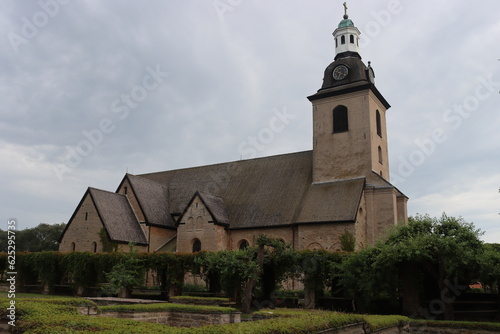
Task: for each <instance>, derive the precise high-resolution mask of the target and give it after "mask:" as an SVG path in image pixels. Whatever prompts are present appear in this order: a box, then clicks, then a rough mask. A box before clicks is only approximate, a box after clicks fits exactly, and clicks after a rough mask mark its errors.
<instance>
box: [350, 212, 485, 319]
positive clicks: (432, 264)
mask: <svg viewBox="0 0 500 334" xmlns="http://www.w3.org/2000/svg"><path fill="white" fill-rule="evenodd" d="M481 235H482V233H481V232H480V230H478V229H476V228H475V227H474V225H473V224H472V223H467V222H466V221H464V219H463V218H454V217H448V216H447V215H446V214H443V215H442V216H441V217H440V218H431V217H430V216H429V215H417V216H415V217H410V218H409V222H408V224H407V225H404V226H398V227H396V228H395V229H394V230H393V231H392V232H391V233H390V235H389V237H388V239H387V240H386V241H385V242H382V243H378V244H377V245H376V246H375V247H374V248H371V249H367V250H364V251H361V252H359V253H357V254H355V255H353V256H352V257H351V258H350V259H348V260H347V261H345V262H344V263H343V264H342V266H341V267H342V274H341V282H342V284H344V285H345V286H346V288H347V290H348V291H351V292H352V291H354V290H356V291H358V292H359V293H362V294H363V295H364V296H365V297H366V298H365V301H370V300H373V299H374V298H377V297H381V296H387V297H389V298H391V299H395V298H397V297H399V295H400V294H401V295H402V297H403V311H404V312H405V313H407V314H415V312H416V311H417V310H418V307H419V306H420V300H421V299H422V298H421V294H419V291H421V289H422V288H424V278H425V277H424V276H425V275H427V276H428V277H430V278H431V279H432V281H433V287H434V290H435V291H436V293H435V294H434V295H433V298H435V299H436V300H437V301H438V303H437V304H436V305H437V306H436V307H438V308H441V309H437V310H436V311H439V312H442V313H443V314H444V317H445V319H452V318H453V301H454V300H455V298H456V297H457V296H458V294H460V293H461V291H462V290H463V289H464V288H465V287H464V285H463V284H464V283H465V284H468V283H470V282H471V281H472V280H474V279H475V278H476V279H477V276H478V273H479V269H480V263H479V259H480V258H481V256H482V254H483V251H484V245H483V242H482V241H481V240H480V239H479V237H480V236H481ZM359 266H362V268H363V269H360V267H359ZM354 278H356V279H354ZM465 286H466V285H465ZM396 288H399V289H396ZM425 288H426V290H427V292H429V290H430V287H429V286H425ZM357 297H359V296H357ZM439 312H437V313H439Z"/></svg>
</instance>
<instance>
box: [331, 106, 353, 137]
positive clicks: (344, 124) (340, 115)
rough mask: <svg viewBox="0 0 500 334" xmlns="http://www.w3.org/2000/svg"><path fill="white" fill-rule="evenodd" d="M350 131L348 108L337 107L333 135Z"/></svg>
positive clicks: (334, 114)
mask: <svg viewBox="0 0 500 334" xmlns="http://www.w3.org/2000/svg"><path fill="white" fill-rule="evenodd" d="M346 131H349V120H348V116H347V107H345V106H337V107H335V109H333V133H339V132H346Z"/></svg>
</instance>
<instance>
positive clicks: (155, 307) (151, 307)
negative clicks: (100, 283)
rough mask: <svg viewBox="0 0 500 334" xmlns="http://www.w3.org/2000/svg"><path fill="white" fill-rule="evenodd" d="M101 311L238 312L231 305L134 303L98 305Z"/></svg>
mask: <svg viewBox="0 0 500 334" xmlns="http://www.w3.org/2000/svg"><path fill="white" fill-rule="evenodd" d="M99 311H101V312H163V311H172V312H189V313H232V312H238V310H237V309H235V308H232V307H218V306H204V305H185V304H170V303H158V304H135V305H108V306H101V307H99Z"/></svg>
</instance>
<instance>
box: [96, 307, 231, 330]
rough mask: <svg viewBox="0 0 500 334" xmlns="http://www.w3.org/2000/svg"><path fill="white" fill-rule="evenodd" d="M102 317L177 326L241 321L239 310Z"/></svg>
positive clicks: (110, 313)
mask: <svg viewBox="0 0 500 334" xmlns="http://www.w3.org/2000/svg"><path fill="white" fill-rule="evenodd" d="M100 316H101V317H108V318H120V319H130V320H137V321H145V322H152V323H159V324H165V325H169V326H175V327H200V326H206V325H225V324H230V323H238V322H241V314H240V313H239V312H235V313H231V314H226V313H188V312H167V311H165V312H105V313H102V314H100Z"/></svg>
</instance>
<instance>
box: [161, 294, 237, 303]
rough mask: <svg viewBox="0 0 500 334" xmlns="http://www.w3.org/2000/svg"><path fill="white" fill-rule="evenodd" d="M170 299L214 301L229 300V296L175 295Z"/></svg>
mask: <svg viewBox="0 0 500 334" xmlns="http://www.w3.org/2000/svg"><path fill="white" fill-rule="evenodd" d="M170 300H183V301H190V300H192V301H213V302H223V303H224V302H229V301H230V299H229V298H223V297H197V296H174V297H170Z"/></svg>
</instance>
